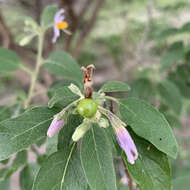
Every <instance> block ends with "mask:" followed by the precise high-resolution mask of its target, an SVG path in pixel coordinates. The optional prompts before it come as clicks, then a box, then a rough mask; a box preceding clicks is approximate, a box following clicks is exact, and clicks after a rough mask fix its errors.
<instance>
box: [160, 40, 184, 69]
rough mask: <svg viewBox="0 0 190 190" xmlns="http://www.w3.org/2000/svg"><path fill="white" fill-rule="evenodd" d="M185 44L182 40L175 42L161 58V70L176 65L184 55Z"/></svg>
mask: <svg viewBox="0 0 190 190" xmlns="http://www.w3.org/2000/svg"><path fill="white" fill-rule="evenodd" d="M184 54H185V52H184V46H183V42H182V41H177V42H175V43H173V44H172V45H171V46H170V48H169V50H168V52H167V53H166V54H165V55H164V56H163V57H162V58H161V61H160V64H161V71H165V69H166V68H168V67H170V66H172V65H174V64H175V63H176V62H177V61H179V60H180V59H181V58H182V57H183V56H184Z"/></svg>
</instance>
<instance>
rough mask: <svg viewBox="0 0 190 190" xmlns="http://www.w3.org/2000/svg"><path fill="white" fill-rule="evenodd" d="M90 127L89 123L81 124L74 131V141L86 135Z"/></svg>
mask: <svg viewBox="0 0 190 190" xmlns="http://www.w3.org/2000/svg"><path fill="white" fill-rule="evenodd" d="M89 128H90V126H89V124H88V123H82V124H81V125H79V126H78V127H77V128H76V129H75V132H74V133H73V136H72V139H73V141H75V142H76V141H78V140H79V139H80V138H82V137H83V136H84V134H85V133H86V132H87V131H88V129H89Z"/></svg>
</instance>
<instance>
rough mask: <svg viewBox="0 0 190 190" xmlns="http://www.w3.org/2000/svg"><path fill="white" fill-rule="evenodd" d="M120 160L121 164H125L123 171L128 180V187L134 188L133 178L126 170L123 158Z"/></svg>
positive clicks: (131, 189) (132, 189)
mask: <svg viewBox="0 0 190 190" xmlns="http://www.w3.org/2000/svg"><path fill="white" fill-rule="evenodd" d="M122 162H123V165H124V166H125V172H126V176H127V179H128V182H129V189H130V190H134V185H133V179H132V178H131V176H130V174H129V172H128V171H127V167H126V164H125V162H124V160H123V159H122Z"/></svg>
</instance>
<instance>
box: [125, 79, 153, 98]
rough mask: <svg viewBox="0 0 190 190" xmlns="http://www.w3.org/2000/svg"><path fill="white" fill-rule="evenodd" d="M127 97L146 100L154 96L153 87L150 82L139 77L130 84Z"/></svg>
mask: <svg viewBox="0 0 190 190" xmlns="http://www.w3.org/2000/svg"><path fill="white" fill-rule="evenodd" d="M130 86H131V90H130V91H129V93H128V97H135V98H140V99H144V100H148V99H150V98H152V97H154V96H155V88H154V85H153V84H152V82H151V81H150V80H148V79H146V78H140V79H138V80H136V81H134V82H133V83H132V84H131V85H130Z"/></svg>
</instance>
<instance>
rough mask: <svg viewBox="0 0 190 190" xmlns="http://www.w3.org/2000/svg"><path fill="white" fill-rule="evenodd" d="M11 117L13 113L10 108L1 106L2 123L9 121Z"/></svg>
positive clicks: (0, 117) (0, 119)
mask: <svg viewBox="0 0 190 190" xmlns="http://www.w3.org/2000/svg"><path fill="white" fill-rule="evenodd" d="M10 117H11V112H10V109H9V108H8V107H5V106H0V121H3V120H5V119H8V118H10Z"/></svg>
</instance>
